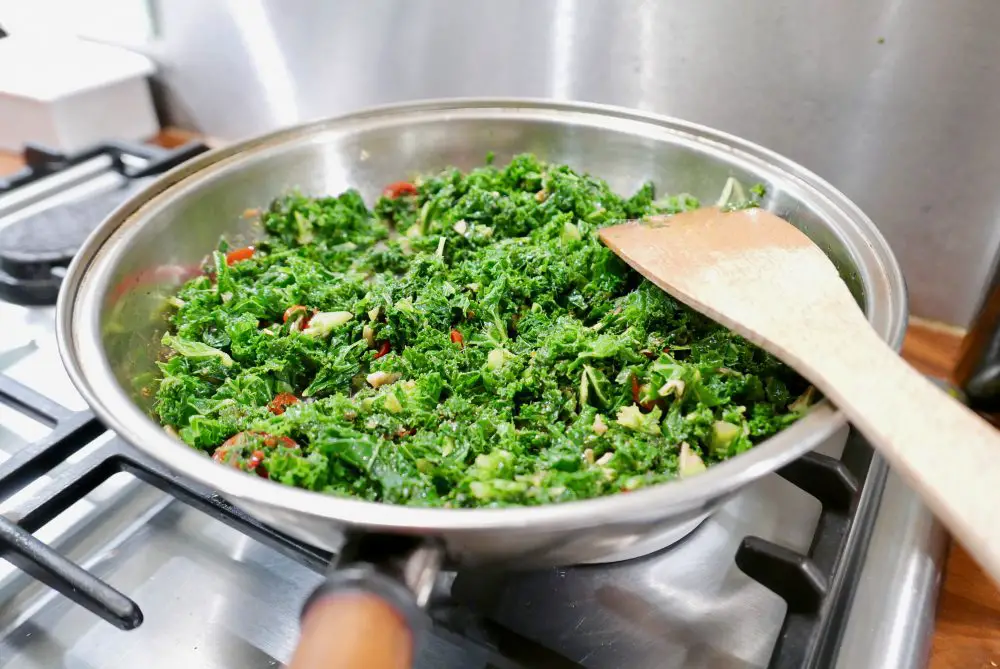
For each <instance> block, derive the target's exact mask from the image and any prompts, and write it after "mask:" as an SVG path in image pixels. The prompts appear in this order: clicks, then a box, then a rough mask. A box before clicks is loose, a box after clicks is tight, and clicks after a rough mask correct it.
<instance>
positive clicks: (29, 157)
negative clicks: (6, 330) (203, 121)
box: [0, 142, 208, 306]
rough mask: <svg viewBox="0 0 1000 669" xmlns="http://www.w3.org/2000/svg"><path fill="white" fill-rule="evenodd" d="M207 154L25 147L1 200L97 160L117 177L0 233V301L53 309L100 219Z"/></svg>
mask: <svg viewBox="0 0 1000 669" xmlns="http://www.w3.org/2000/svg"><path fill="white" fill-rule="evenodd" d="M207 150H208V147H207V146H205V145H204V144H201V143H199V142H192V143H189V144H186V145H184V146H182V147H180V148H177V149H173V150H167V149H162V148H159V147H156V146H148V145H137V144H128V143H123V142H106V143H104V144H99V145H97V146H94V147H92V148H90V149H87V150H85V151H81V152H79V153H76V154H73V155H65V154H62V153H59V152H55V151H50V150H47V149H44V148H42V147H38V146H28V147H27V148H26V149H25V150H24V153H23V158H24V162H25V165H26V167H25V168H24V169H22V170H21V171H20V172H17V173H16V174H13V175H11V176H9V177H6V178H0V195H4V194H5V193H8V192H13V191H14V190H15V189H18V188H22V187H24V186H30V185H32V184H38V183H39V182H43V181H44V180H45V179H47V178H49V177H52V176H53V175H55V174H57V173H59V172H61V171H63V170H66V169H68V168H71V167H75V166H78V165H83V164H84V163H87V162H88V161H92V160H94V159H97V158H104V159H105V160H106V161H107V162H108V167H107V168H106V169H107V170H109V171H111V172H113V173H115V174H117V175H118V177H119V178H118V179H116V180H115V184H116V185H114V186H109V187H108V188H107V189H105V190H101V191H100V192H91V193H87V194H80V195H79V196H78V197H74V198H71V199H70V201H68V202H65V203H62V204H59V205H57V206H54V207H49V208H45V209H43V210H41V211H39V212H37V213H35V214H32V215H30V216H25V217H24V218H21V219H20V220H17V221H14V222H11V223H10V224H9V225H6V226H4V227H3V229H2V230H0V299H4V300H6V301H8V302H14V303H16V304H25V305H34V306H40V305H48V304H55V301H56V297H57V296H58V294H59V287H60V285H61V284H62V276H63V273H64V272H65V269H66V267H67V266H68V265H69V262H70V260H72V259H73V256H74V255H75V254H76V252H77V251H78V250H79V248H80V246H81V245H82V244H83V242H84V240H85V239H86V238H87V236H88V235H89V234H90V233H91V232H92V231H93V230H94V228H96V227H97V225H98V224H99V223H100V222H101V221H102V220H104V217H105V216H107V215H108V214H110V213H111V212H112V211H113V210H114V208H115V207H117V206H118V205H119V204H121V203H122V202H124V201H125V200H126V199H127V198H128V197H130V196H132V195H134V194H136V193H137V192H139V191H140V190H142V189H143V188H144V187H145V186H147V185H148V184H149V182H150V181H152V180H153V179H154V178H155V176H156V175H158V174H162V173H164V172H166V171H167V170H169V169H171V168H173V167H176V166H177V165H180V164H181V163H183V162H184V161H186V160H188V159H190V158H192V157H194V156H196V155H197V154H199V153H202V152H204V151H207Z"/></svg>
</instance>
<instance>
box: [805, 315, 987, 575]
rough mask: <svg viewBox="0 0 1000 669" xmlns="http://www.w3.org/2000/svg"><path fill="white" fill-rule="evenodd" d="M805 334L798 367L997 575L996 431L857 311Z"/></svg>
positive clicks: (984, 564)
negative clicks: (826, 333) (829, 328)
mask: <svg viewBox="0 0 1000 669" xmlns="http://www.w3.org/2000/svg"><path fill="white" fill-rule="evenodd" d="M807 338H808V339H809V340H810V341H809V345H810V346H812V347H813V348H812V350H811V351H809V353H808V355H809V361H808V364H801V366H800V367H799V368H800V369H802V371H803V372H806V375H807V376H809V377H810V378H813V379H815V380H816V381H817V386H818V387H819V388H820V389H821V390H822V391H823V392H824V394H826V395H827V396H828V397H829V398H830V399H831V400H832V401H833V402H834V404H836V405H837V406H838V407H839V408H840V409H841V410H842V411H844V413H846V414H847V416H848V418H849V419H850V420H851V422H852V423H854V424H855V425H856V426H857V428H858V429H859V430H860V431H861V433H862V434H864V435H865V436H866V437H867V438H868V439H869V440H871V441H872V442H873V444H874V445H875V446H876V447H877V448H878V450H879V451H880V452H881V453H882V454H883V455H884V456H885V457H886V459H887V460H888V461H889V463H890V464H891V465H892V466H893V468H894V469H895V470H896V471H897V472H899V474H900V475H901V476H902V477H903V478H904V479H905V480H906V481H907V482H908V483H909V485H910V486H911V487H912V488H913V489H914V490H915V491H916V492H918V493H919V494H920V495H921V496H922V497H923V498H924V500H925V501H926V502H927V504H928V506H929V507H930V508H931V509H932V510H933V511H934V513H935V514H936V515H937V516H938V517H939V518H940V519H941V520H942V521H943V522H944V524H945V525H947V526H948V528H949V529H950V530H951V532H952V533H953V534H954V535H955V536H956V537H957V538H958V539H959V540H960V541H961V542H962V543H963V544H964V545H965V547H966V548H967V549H968V550H969V552H970V553H971V554H972V556H973V557H974V558H976V559H977V560H978V561H979V563H980V564H981V565H982V566H983V568H984V569H985V570H986V571H987V572H988V573H990V574H991V575H992V576H993V578H994V579H995V580H997V581H998V582H1000V520H997V518H996V513H997V508H998V506H1000V433H998V432H997V430H996V429H994V428H993V427H992V426H991V425H989V424H988V423H986V422H985V421H984V420H982V419H981V418H979V417H978V416H977V415H976V414H975V413H973V412H972V411H970V410H969V409H967V408H966V407H965V406H963V405H962V404H960V403H959V402H957V401H956V400H955V399H954V398H952V397H950V396H949V395H948V394H947V393H945V392H944V391H943V390H941V389H940V388H938V387H937V386H936V385H934V384H933V383H931V382H930V381H928V380H927V379H926V378H924V377H923V376H922V375H921V374H919V373H918V372H916V371H915V370H914V369H913V368H912V367H910V366H909V365H908V364H906V363H905V362H904V361H903V360H902V359H901V358H900V357H899V356H898V355H897V354H896V353H895V351H893V350H891V349H890V348H889V347H888V346H887V345H886V344H885V343H883V342H882V341H881V340H880V339H879V338H878V337H877V336H876V335H875V333H874V331H873V330H872V329H871V328H870V327H869V326H868V325H867V323H866V322H864V320H863V319H862V318H861V317H860V315H859V316H858V318H857V322H856V323H854V324H847V323H845V322H844V321H843V320H841V321H840V323H838V331H837V332H836V333H835V334H831V336H830V337H827V338H825V339H824V338H823V337H819V336H809V337H807ZM793 355H794V353H793ZM809 367H812V368H813V369H812V372H813V373H809V371H810V370H809Z"/></svg>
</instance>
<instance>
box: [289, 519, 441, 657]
mask: <svg viewBox="0 0 1000 669" xmlns="http://www.w3.org/2000/svg"><path fill="white" fill-rule="evenodd" d="M367 538H368V539H370V537H367ZM394 540H395V538H394V539H390V541H394ZM404 541H405V540H404ZM390 548H392V547H390ZM394 548H396V550H390V551H389V552H388V553H387V554H385V555H383V556H380V557H379V559H377V560H370V561H360V562H353V563H351V564H350V565H349V566H346V567H340V565H341V564H343V563H344V558H346V557H348V555H349V554H350V553H351V552H353V551H349V550H346V551H345V553H344V554H342V555H343V557H342V558H341V560H340V561H339V562H338V566H337V567H336V568H334V569H333V570H332V571H331V572H330V573H329V574H328V575H327V578H326V580H325V581H324V582H323V583H322V584H321V585H320V586H319V587H318V588H316V590H315V591H313V593H312V595H311V596H310V597H309V599H308V600H306V603H305V606H304V607H303V610H302V633H301V636H300V638H299V644H298V647H297V648H296V649H295V655H294V656H293V657H292V661H291V663H290V664H289V669H409V668H410V667H411V666H412V664H413V658H414V657H415V655H416V649H417V644H418V642H419V640H420V636H421V633H422V632H423V631H424V629H425V628H426V627H428V625H429V623H430V621H429V619H428V617H427V615H426V614H425V613H424V611H423V607H424V606H425V605H426V604H427V601H428V600H429V598H430V594H431V590H432V588H433V586H434V579H435V577H436V576H437V574H438V571H439V570H440V568H441V561H442V558H443V556H444V550H443V548H442V547H441V546H440V545H438V544H436V543H431V542H419V543H416V544H412V543H411V546H410V548H409V549H408V550H405V551H399V548H400V547H399V545H398V544H397V545H396V546H395V547H394ZM373 557H374V556H373Z"/></svg>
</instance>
